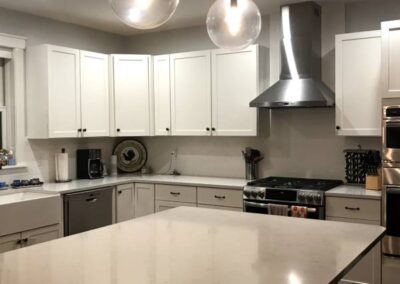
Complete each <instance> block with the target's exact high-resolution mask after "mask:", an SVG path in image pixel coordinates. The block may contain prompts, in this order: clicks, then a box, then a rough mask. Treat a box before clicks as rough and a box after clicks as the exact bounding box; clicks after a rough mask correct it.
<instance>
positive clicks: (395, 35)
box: [382, 20, 400, 98]
mask: <svg viewBox="0 0 400 284" xmlns="http://www.w3.org/2000/svg"><path fill="white" fill-rule="evenodd" d="M382 90H383V93H382V96H383V98H400V20H397V21H390V22H383V23H382Z"/></svg>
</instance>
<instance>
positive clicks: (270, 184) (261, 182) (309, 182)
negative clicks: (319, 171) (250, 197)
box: [247, 177, 343, 191]
mask: <svg viewBox="0 0 400 284" xmlns="http://www.w3.org/2000/svg"><path fill="white" fill-rule="evenodd" d="M341 184H343V181H341V180H329V179H307V178H291V177H267V178H263V179H258V180H255V181H251V182H249V183H247V185H248V186H255V187H266V188H276V189H307V190H318V191H328V190H330V189H332V188H334V187H336V186H339V185H341Z"/></svg>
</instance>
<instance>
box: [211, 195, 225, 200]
mask: <svg viewBox="0 0 400 284" xmlns="http://www.w3.org/2000/svg"><path fill="white" fill-rule="evenodd" d="M214 197H215V198H216V199H221V200H222V199H225V198H226V197H225V196H220V195H214Z"/></svg>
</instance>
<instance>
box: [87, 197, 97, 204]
mask: <svg viewBox="0 0 400 284" xmlns="http://www.w3.org/2000/svg"><path fill="white" fill-rule="evenodd" d="M96 201H97V198H88V199H86V202H89V203H95V202H96Z"/></svg>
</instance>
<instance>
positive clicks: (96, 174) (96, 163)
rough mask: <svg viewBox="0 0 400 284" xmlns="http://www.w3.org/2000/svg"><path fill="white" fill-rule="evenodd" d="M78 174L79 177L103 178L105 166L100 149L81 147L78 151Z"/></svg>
mask: <svg viewBox="0 0 400 284" xmlns="http://www.w3.org/2000/svg"><path fill="white" fill-rule="evenodd" d="M76 170H77V173H76V176H77V178H78V179H98V178H103V174H104V168H103V163H102V161H101V150H100V149H81V150H77V151H76Z"/></svg>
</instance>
